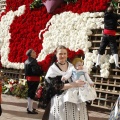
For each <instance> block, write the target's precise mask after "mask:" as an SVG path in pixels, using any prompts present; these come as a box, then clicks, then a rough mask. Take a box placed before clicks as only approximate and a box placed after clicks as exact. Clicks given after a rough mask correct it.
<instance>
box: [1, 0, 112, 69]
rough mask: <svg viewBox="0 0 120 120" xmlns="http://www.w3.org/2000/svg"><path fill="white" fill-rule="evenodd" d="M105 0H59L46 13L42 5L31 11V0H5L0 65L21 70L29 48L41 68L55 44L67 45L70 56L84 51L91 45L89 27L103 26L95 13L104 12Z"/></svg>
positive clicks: (50, 54)
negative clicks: (74, 0)
mask: <svg viewBox="0 0 120 120" xmlns="http://www.w3.org/2000/svg"><path fill="white" fill-rule="evenodd" d="M109 1H110V0H95V1H94V2H93V0H78V1H77V2H76V3H75V4H73V3H70V4H68V5H67V4H66V3H63V4H61V6H60V7H58V8H57V9H56V10H55V11H54V13H52V14H48V13H47V11H46V8H45V6H42V7H41V8H39V9H34V10H32V11H31V10H30V8H29V5H30V3H31V2H32V0H19V1H14V0H6V3H7V6H6V12H5V13H3V14H2V16H1V21H0V42H1V62H2V65H3V66H5V67H7V68H15V69H23V68H24V61H25V60H26V59H27V57H26V55H25V52H26V51H27V50H28V49H29V48H33V49H34V50H35V51H36V52H37V54H38V58H37V60H38V61H39V62H40V65H41V66H42V68H43V69H44V71H47V69H48V67H49V64H50V61H51V58H52V57H53V53H54V50H55V48H56V46H57V45H59V44H63V45H65V46H66V47H67V48H68V51H69V58H70V59H72V58H73V57H74V56H75V55H79V54H81V55H83V52H84V53H87V52H88V49H89V47H90V46H91V43H90V42H89V41H88V35H90V34H92V31H91V29H96V28H103V25H102V18H100V17H102V15H103V13H98V12H101V11H104V10H105V9H106V7H107V3H108V2H109ZM89 12H97V13H89ZM81 13H82V14H81ZM98 17H99V18H98ZM90 22H91V24H90ZM96 23H97V24H96ZM67 25H69V26H67ZM88 25H90V26H89V27H88ZM60 26H62V27H60ZM85 26H86V27H85ZM62 30H63V31H62ZM81 30H82V31H81ZM55 31H56V34H54V32H55ZM59 32H60V34H59ZM64 33H65V34H64ZM53 34H54V35H53ZM55 35H56V36H57V35H59V36H58V37H56V36H55ZM61 36H64V37H61ZM81 36H82V38H81ZM76 37H77V38H76ZM80 40H81V41H80ZM82 50H83V51H82Z"/></svg>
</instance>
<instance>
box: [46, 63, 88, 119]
mask: <svg viewBox="0 0 120 120" xmlns="http://www.w3.org/2000/svg"><path fill="white" fill-rule="evenodd" d="M72 67H73V65H72V64H71V63H69V62H68V70H67V71H65V72H64V71H62V70H61V69H60V68H59V66H57V64H56V63H53V65H52V66H51V67H50V68H49V70H48V72H47V74H46V76H45V79H46V81H47V82H48V85H50V86H51V85H52V87H53V88H52V89H54V90H53V92H55V91H56V94H54V96H53V97H52V98H51V103H50V113H49V120H88V115H87V109H86V103H85V102H82V103H79V108H80V109H78V104H75V103H71V102H64V101H63V98H64V94H65V92H66V91H67V90H65V91H63V90H61V89H62V87H63V85H64V83H63V82H62V81H61V77H62V76H63V75H65V74H67V73H69V72H70V70H71V68H72ZM57 76H58V77H57ZM54 78H56V79H54ZM58 78H60V79H58ZM68 82H72V80H71V79H69V80H68ZM50 93H51V92H50Z"/></svg>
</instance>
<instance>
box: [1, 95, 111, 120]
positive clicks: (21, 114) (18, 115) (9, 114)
mask: <svg viewBox="0 0 120 120" xmlns="http://www.w3.org/2000/svg"><path fill="white" fill-rule="evenodd" d="M2 101H3V102H2V108H3V114H2V116H0V120H41V117H42V115H43V113H44V110H42V109H38V112H39V114H37V115H30V114H27V113H26V105H27V100H26V99H20V98H17V97H13V96H8V95H2ZM34 107H37V103H35V104H34ZM88 109H89V116H90V120H108V117H109V111H107V110H103V109H98V108H94V107H90V108H88Z"/></svg>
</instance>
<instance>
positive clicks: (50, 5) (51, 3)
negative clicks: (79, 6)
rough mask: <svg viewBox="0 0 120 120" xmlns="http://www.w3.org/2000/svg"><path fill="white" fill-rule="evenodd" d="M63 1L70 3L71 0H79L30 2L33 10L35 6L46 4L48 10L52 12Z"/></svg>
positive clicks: (37, 0) (73, 1)
mask: <svg viewBox="0 0 120 120" xmlns="http://www.w3.org/2000/svg"><path fill="white" fill-rule="evenodd" d="M63 2H66V3H67V4H68V3H70V2H72V3H75V2H77V0H34V1H33V2H32V3H31V4H30V9H31V10H33V9H34V8H39V7H41V6H43V5H44V6H45V7H46V9H47V12H48V13H52V12H54V10H55V9H56V8H57V7H58V6H60V5H61V3H63Z"/></svg>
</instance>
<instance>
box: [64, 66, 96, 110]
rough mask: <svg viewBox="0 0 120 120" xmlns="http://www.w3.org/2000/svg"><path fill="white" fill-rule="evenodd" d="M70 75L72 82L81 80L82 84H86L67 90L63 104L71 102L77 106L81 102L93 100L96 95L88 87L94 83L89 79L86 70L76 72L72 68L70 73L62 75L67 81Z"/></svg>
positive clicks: (92, 89)
mask: <svg viewBox="0 0 120 120" xmlns="http://www.w3.org/2000/svg"><path fill="white" fill-rule="evenodd" d="M71 75H72V80H73V81H76V80H83V81H84V82H86V84H85V85H84V86H83V87H78V88H71V89H69V90H67V91H66V92H65V94H64V102H72V103H76V104H78V103H81V102H86V101H90V100H95V99H96V97H97V94H96V91H95V88H93V87H91V86H90V84H94V83H93V81H92V80H91V79H90V77H89V75H88V73H87V70H86V69H85V68H83V69H82V70H76V69H75V68H74V67H73V68H72V72H71V71H70V73H68V74H66V75H63V77H65V78H66V79H68V78H70V77H71ZM78 107H79V105H78ZM79 109H80V108H79Z"/></svg>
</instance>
